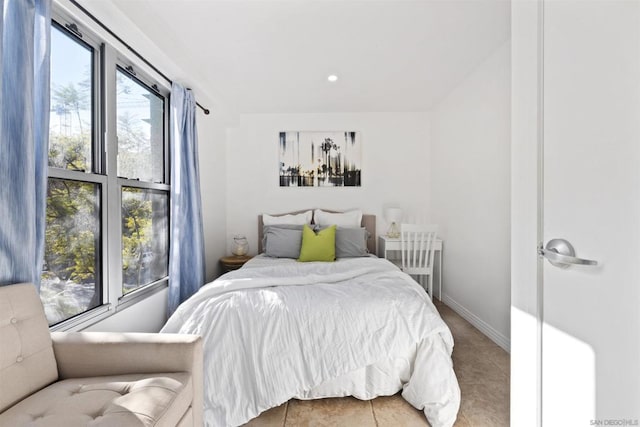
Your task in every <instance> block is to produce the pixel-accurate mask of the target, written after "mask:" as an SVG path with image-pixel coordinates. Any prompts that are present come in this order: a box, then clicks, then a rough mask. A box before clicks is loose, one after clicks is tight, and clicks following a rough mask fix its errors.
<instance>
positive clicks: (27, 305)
mask: <svg viewBox="0 0 640 427" xmlns="http://www.w3.org/2000/svg"><path fill="white" fill-rule="evenodd" d="M202 364H203V361H202V340H201V338H200V337H198V336H195V335H178V334H137V333H126V334H118V333H101V332H79V333H65V332H54V333H52V334H50V333H49V327H48V325H47V321H46V318H45V315H44V310H43V308H42V303H41V302H40V298H39V297H38V295H37V293H36V290H35V287H34V286H33V285H31V284H18V285H10V286H2V287H0V426H26V425H28V426H33V427H40V426H43V427H44V426H47V427H57V426H61V427H62V426H64V427H75V426H171V427H173V426H181V427H182V426H201V425H202V399H203V394H202V393H203V391H202V387H203V377H202Z"/></svg>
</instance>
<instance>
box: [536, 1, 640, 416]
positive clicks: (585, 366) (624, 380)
mask: <svg viewBox="0 0 640 427" xmlns="http://www.w3.org/2000/svg"><path fill="white" fill-rule="evenodd" d="M543 36H544V40H543V41H544V48H543V53H542V58H543V65H542V70H543V80H542V82H543V89H542V94H543V101H542V103H541V104H542V106H543V111H542V118H543V122H542V124H541V126H542V129H543V133H542V135H543V147H544V154H543V157H542V158H543V159H544V161H543V170H544V173H543V176H544V183H543V186H542V187H543V189H544V194H543V195H542V202H543V204H542V206H543V211H542V218H541V219H542V221H543V222H542V230H543V231H542V238H543V242H544V244H545V245H546V244H547V243H548V242H549V240H551V239H556V238H561V239H566V240H567V241H568V242H570V243H571V244H572V245H573V247H574V248H575V252H576V257H580V258H586V259H592V260H595V261H597V263H598V265H597V266H580V265H571V266H569V267H568V268H559V267H557V266H554V265H552V264H551V263H549V262H548V260H541V261H540V262H542V264H543V267H542V268H543V270H542V271H543V273H542V290H543V296H542V301H543V304H542V320H543V324H542V425H543V426H589V425H639V423H640V0H629V1H618V0H612V1H602V0H600V1H598V0H592V1H564V0H557V1H554V0H551V1H545V2H544V9H543ZM551 256H553V254H551ZM574 261H575V260H574ZM625 423H626V424H625Z"/></svg>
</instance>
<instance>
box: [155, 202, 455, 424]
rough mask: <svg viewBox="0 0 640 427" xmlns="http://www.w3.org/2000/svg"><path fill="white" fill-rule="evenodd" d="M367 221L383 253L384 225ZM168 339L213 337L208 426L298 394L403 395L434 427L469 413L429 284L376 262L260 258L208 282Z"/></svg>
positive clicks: (181, 311) (173, 321) (208, 355)
mask: <svg viewBox="0 0 640 427" xmlns="http://www.w3.org/2000/svg"><path fill="white" fill-rule="evenodd" d="M294 214H295V213H294ZM258 222H259V235H260V236H261V237H262V236H263V220H262V218H259V220H258ZM362 224H363V225H365V226H366V227H365V229H366V230H367V231H368V233H369V234H370V235H371V236H374V237H373V238H372V239H367V241H366V243H365V244H366V246H367V248H368V249H369V251H371V252H375V246H373V247H372V246H371V242H373V245H375V217H373V216H367V215H364V216H363V220H362ZM369 230H372V231H373V232H371V231H369ZM260 246H261V249H262V245H260ZM267 247H268V245H267ZM267 252H268V249H267ZM162 332H173V333H190V334H199V335H202V337H203V340H204V354H205V367H204V378H205V387H204V388H205V396H204V402H205V408H204V420H205V424H206V425H207V426H235V425H242V424H244V423H246V422H247V421H249V420H251V419H252V418H254V417H256V416H258V415H259V414H260V413H261V412H263V411H266V410H268V409H270V408H272V407H275V406H278V405H280V404H282V403H284V402H286V401H288V400H289V399H291V398H298V399H318V398H324V397H342V396H354V397H356V398H358V399H363V400H368V399H373V398H375V397H377V396H385V395H392V394H395V393H397V392H398V391H402V396H403V397H404V398H405V399H406V400H407V401H408V402H409V403H410V404H411V405H413V406H414V407H416V408H418V409H420V410H422V411H423V412H424V414H425V416H426V417H427V419H428V420H429V422H430V424H431V425H432V426H433V427H440V426H452V425H453V423H454V422H455V419H456V415H457V412H458V409H459V405H460V389H459V387H458V383H457V379H456V377H455V373H454V371H453V364H452V361H451V352H452V350H453V338H452V336H451V333H450V331H449V329H448V327H447V326H446V324H445V323H444V322H443V321H442V319H441V318H440V315H439V314H438V312H437V310H436V309H435V307H434V306H433V304H432V303H431V301H430V299H429V297H428V296H427V294H426V293H425V291H424V290H423V288H422V287H421V286H419V285H418V284H417V283H416V282H415V281H414V280H413V279H411V278H410V277H409V276H408V275H406V274H405V273H403V272H401V271H400V270H399V269H398V268H397V267H396V266H395V265H393V264H392V263H390V262H388V261H386V260H384V259H380V258H377V257H375V256H374V255H365V256H359V257H344V258H338V259H337V260H336V261H335V262H297V261H296V260H295V259H293V258H291V257H289V258H286V257H283V258H274V257H269V256H266V255H265V254H260V255H258V256H256V257H254V258H253V259H252V260H251V261H249V262H248V263H246V264H245V265H244V267H242V268H241V269H239V270H236V271H232V272H229V273H227V274H225V275H223V276H221V277H219V278H218V279H216V280H215V281H213V282H211V283H209V284H207V285H205V286H203V287H202V288H201V289H200V290H199V291H198V292H197V293H196V294H195V295H194V296H192V297H191V298H190V299H189V300H187V301H185V302H184V303H183V304H182V305H181V306H180V307H179V308H178V310H176V312H175V313H174V314H173V315H172V316H171V318H170V319H169V320H168V321H167V324H166V325H165V326H164V328H163V330H162Z"/></svg>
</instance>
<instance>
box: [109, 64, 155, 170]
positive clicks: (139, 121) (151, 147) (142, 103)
mask: <svg viewBox="0 0 640 427" xmlns="http://www.w3.org/2000/svg"><path fill="white" fill-rule="evenodd" d="M117 79H118V81H117V85H118V87H117V91H118V93H117V111H118V176H121V177H125V178H131V179H139V180H140V181H149V182H164V98H162V97H160V96H158V95H157V94H156V93H154V92H153V91H152V90H150V89H149V88H147V87H146V86H144V85H142V84H140V83H139V82H138V81H137V80H135V79H133V78H132V77H131V76H130V75H129V74H128V73H125V72H123V71H121V70H118V71H117Z"/></svg>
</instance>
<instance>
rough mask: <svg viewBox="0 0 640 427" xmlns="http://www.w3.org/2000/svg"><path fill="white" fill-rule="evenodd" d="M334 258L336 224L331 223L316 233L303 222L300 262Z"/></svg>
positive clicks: (332, 259)
mask: <svg viewBox="0 0 640 427" xmlns="http://www.w3.org/2000/svg"><path fill="white" fill-rule="evenodd" d="M335 260H336V226H335V225H332V226H331V227H327V228H325V229H324V230H320V231H319V232H318V233H317V234H316V233H315V232H314V231H313V230H312V229H311V228H310V227H309V226H308V225H306V224H305V226H304V228H303V229H302V247H301V248H300V258H298V261H300V262H309V261H335Z"/></svg>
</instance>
